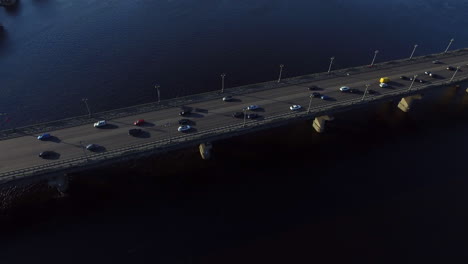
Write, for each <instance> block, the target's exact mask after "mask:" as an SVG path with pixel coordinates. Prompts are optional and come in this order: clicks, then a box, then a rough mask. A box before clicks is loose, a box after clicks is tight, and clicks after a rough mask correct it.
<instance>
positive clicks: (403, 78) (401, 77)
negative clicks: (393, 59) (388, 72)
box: [400, 75, 410, 80]
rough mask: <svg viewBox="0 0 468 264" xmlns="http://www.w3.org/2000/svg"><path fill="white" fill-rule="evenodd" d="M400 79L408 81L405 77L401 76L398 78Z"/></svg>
mask: <svg viewBox="0 0 468 264" xmlns="http://www.w3.org/2000/svg"><path fill="white" fill-rule="evenodd" d="M400 79H402V80H409V79H410V78H408V77H407V76H404V75H402V76H400Z"/></svg>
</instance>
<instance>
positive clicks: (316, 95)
mask: <svg viewBox="0 0 468 264" xmlns="http://www.w3.org/2000/svg"><path fill="white" fill-rule="evenodd" d="M312 97H314V98H318V97H320V93H317V92H313V93H312Z"/></svg>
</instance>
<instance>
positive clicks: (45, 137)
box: [37, 133, 50, 140]
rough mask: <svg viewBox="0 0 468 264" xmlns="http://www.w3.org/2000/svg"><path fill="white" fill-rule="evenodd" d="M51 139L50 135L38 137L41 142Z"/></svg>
mask: <svg viewBox="0 0 468 264" xmlns="http://www.w3.org/2000/svg"><path fill="white" fill-rule="evenodd" d="M49 138H50V134H48V133H45V134H42V135H40V136H38V137H37V139H39V140H46V139H49Z"/></svg>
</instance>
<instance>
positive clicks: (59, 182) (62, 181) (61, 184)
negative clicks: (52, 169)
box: [47, 174, 69, 194]
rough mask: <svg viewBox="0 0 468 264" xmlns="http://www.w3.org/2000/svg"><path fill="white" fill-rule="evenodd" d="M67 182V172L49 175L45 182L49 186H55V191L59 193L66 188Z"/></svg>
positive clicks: (63, 191)
mask: <svg viewBox="0 0 468 264" xmlns="http://www.w3.org/2000/svg"><path fill="white" fill-rule="evenodd" d="M68 183H69V182H68V175H67V174H63V175H59V176H54V177H51V178H50V179H49V180H48V182H47V184H48V185H49V186H50V187H52V188H57V191H59V192H60V193H61V194H63V193H65V192H66V191H67V190H68Z"/></svg>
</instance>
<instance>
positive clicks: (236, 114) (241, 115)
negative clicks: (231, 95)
mask: <svg viewBox="0 0 468 264" xmlns="http://www.w3.org/2000/svg"><path fill="white" fill-rule="evenodd" d="M232 117H235V118H242V117H244V113H242V112H235V113H234V114H232Z"/></svg>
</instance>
